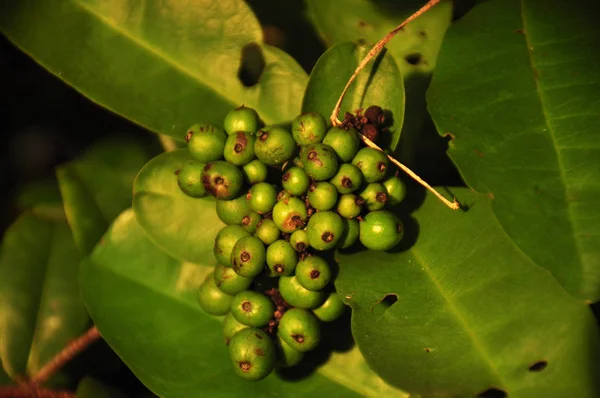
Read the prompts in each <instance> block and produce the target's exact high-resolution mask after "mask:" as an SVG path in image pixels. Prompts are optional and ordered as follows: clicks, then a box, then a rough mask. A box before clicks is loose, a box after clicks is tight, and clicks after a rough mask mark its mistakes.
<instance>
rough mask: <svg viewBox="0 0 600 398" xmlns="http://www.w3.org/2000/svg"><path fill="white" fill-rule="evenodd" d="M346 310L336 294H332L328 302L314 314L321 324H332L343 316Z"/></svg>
mask: <svg viewBox="0 0 600 398" xmlns="http://www.w3.org/2000/svg"><path fill="white" fill-rule="evenodd" d="M345 310H346V306H345V305H344V302H343V301H342V299H340V297H339V296H338V295H337V293H336V292H331V293H329V296H327V300H325V302H324V303H323V304H321V305H320V306H319V307H317V308H315V309H314V310H312V312H313V314H315V316H316V317H317V318H319V320H320V321H321V322H332V321H335V320H336V319H338V318H339V317H340V316H342V314H343V313H344V311H345Z"/></svg>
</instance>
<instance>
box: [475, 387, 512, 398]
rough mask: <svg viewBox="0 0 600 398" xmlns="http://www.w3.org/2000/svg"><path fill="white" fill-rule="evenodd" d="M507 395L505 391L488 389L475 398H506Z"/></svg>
mask: <svg viewBox="0 0 600 398" xmlns="http://www.w3.org/2000/svg"><path fill="white" fill-rule="evenodd" d="M506 397H508V394H507V393H506V391H503V390H500V389H498V388H488V389H487V390H485V391H483V392H480V393H479V394H477V398H506Z"/></svg>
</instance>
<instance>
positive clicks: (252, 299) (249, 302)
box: [231, 290, 275, 327]
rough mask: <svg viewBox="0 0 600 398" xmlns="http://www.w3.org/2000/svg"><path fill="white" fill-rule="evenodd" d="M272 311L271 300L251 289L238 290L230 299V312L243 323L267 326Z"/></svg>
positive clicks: (273, 307) (271, 316) (273, 310)
mask: <svg viewBox="0 0 600 398" xmlns="http://www.w3.org/2000/svg"><path fill="white" fill-rule="evenodd" d="M274 312H275V304H273V301H272V300H271V299H270V298H269V297H267V296H265V295H264V294H262V293H258V292H255V291H252V290H245V291H243V292H239V293H238V294H236V295H235V297H234V298H233V300H232V301H231V313H232V314H233V316H234V317H235V319H237V320H238V322H241V323H243V324H244V325H248V326H253V327H263V326H267V324H268V323H269V321H270V320H271V318H273V313H274Z"/></svg>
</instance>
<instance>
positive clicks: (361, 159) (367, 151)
mask: <svg viewBox="0 0 600 398" xmlns="http://www.w3.org/2000/svg"><path fill="white" fill-rule="evenodd" d="M352 164H353V165H355V166H356V167H358V168H359V169H360V171H361V172H362V174H363V177H364V180H365V182H367V183H371V182H377V181H380V180H382V179H383V177H384V176H385V172H386V170H387V167H388V159H387V156H385V153H383V152H381V151H379V150H377V149H374V148H362V149H361V150H360V151H358V153H357V154H356V156H355V157H354V159H352Z"/></svg>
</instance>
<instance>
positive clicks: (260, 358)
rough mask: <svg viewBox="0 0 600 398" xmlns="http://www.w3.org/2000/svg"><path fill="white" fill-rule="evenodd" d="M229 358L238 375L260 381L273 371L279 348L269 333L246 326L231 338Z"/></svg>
mask: <svg viewBox="0 0 600 398" xmlns="http://www.w3.org/2000/svg"><path fill="white" fill-rule="evenodd" d="M229 358H230V359H231V362H232V364H233V370H234V372H235V373H236V374H237V375H238V376H240V377H241V378H243V379H245V380H249V381H258V380H261V379H264V378H265V377H267V376H268V375H269V374H270V373H271V372H272V371H273V368H274V367H275V362H276V360H277V350H276V348H275V343H273V340H271V338H270V337H269V335H268V334H266V333H265V332H263V331H262V330H260V329H256V328H246V329H242V330H240V331H239V332H237V333H236V334H234V335H233V336H232V337H231V340H229Z"/></svg>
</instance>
